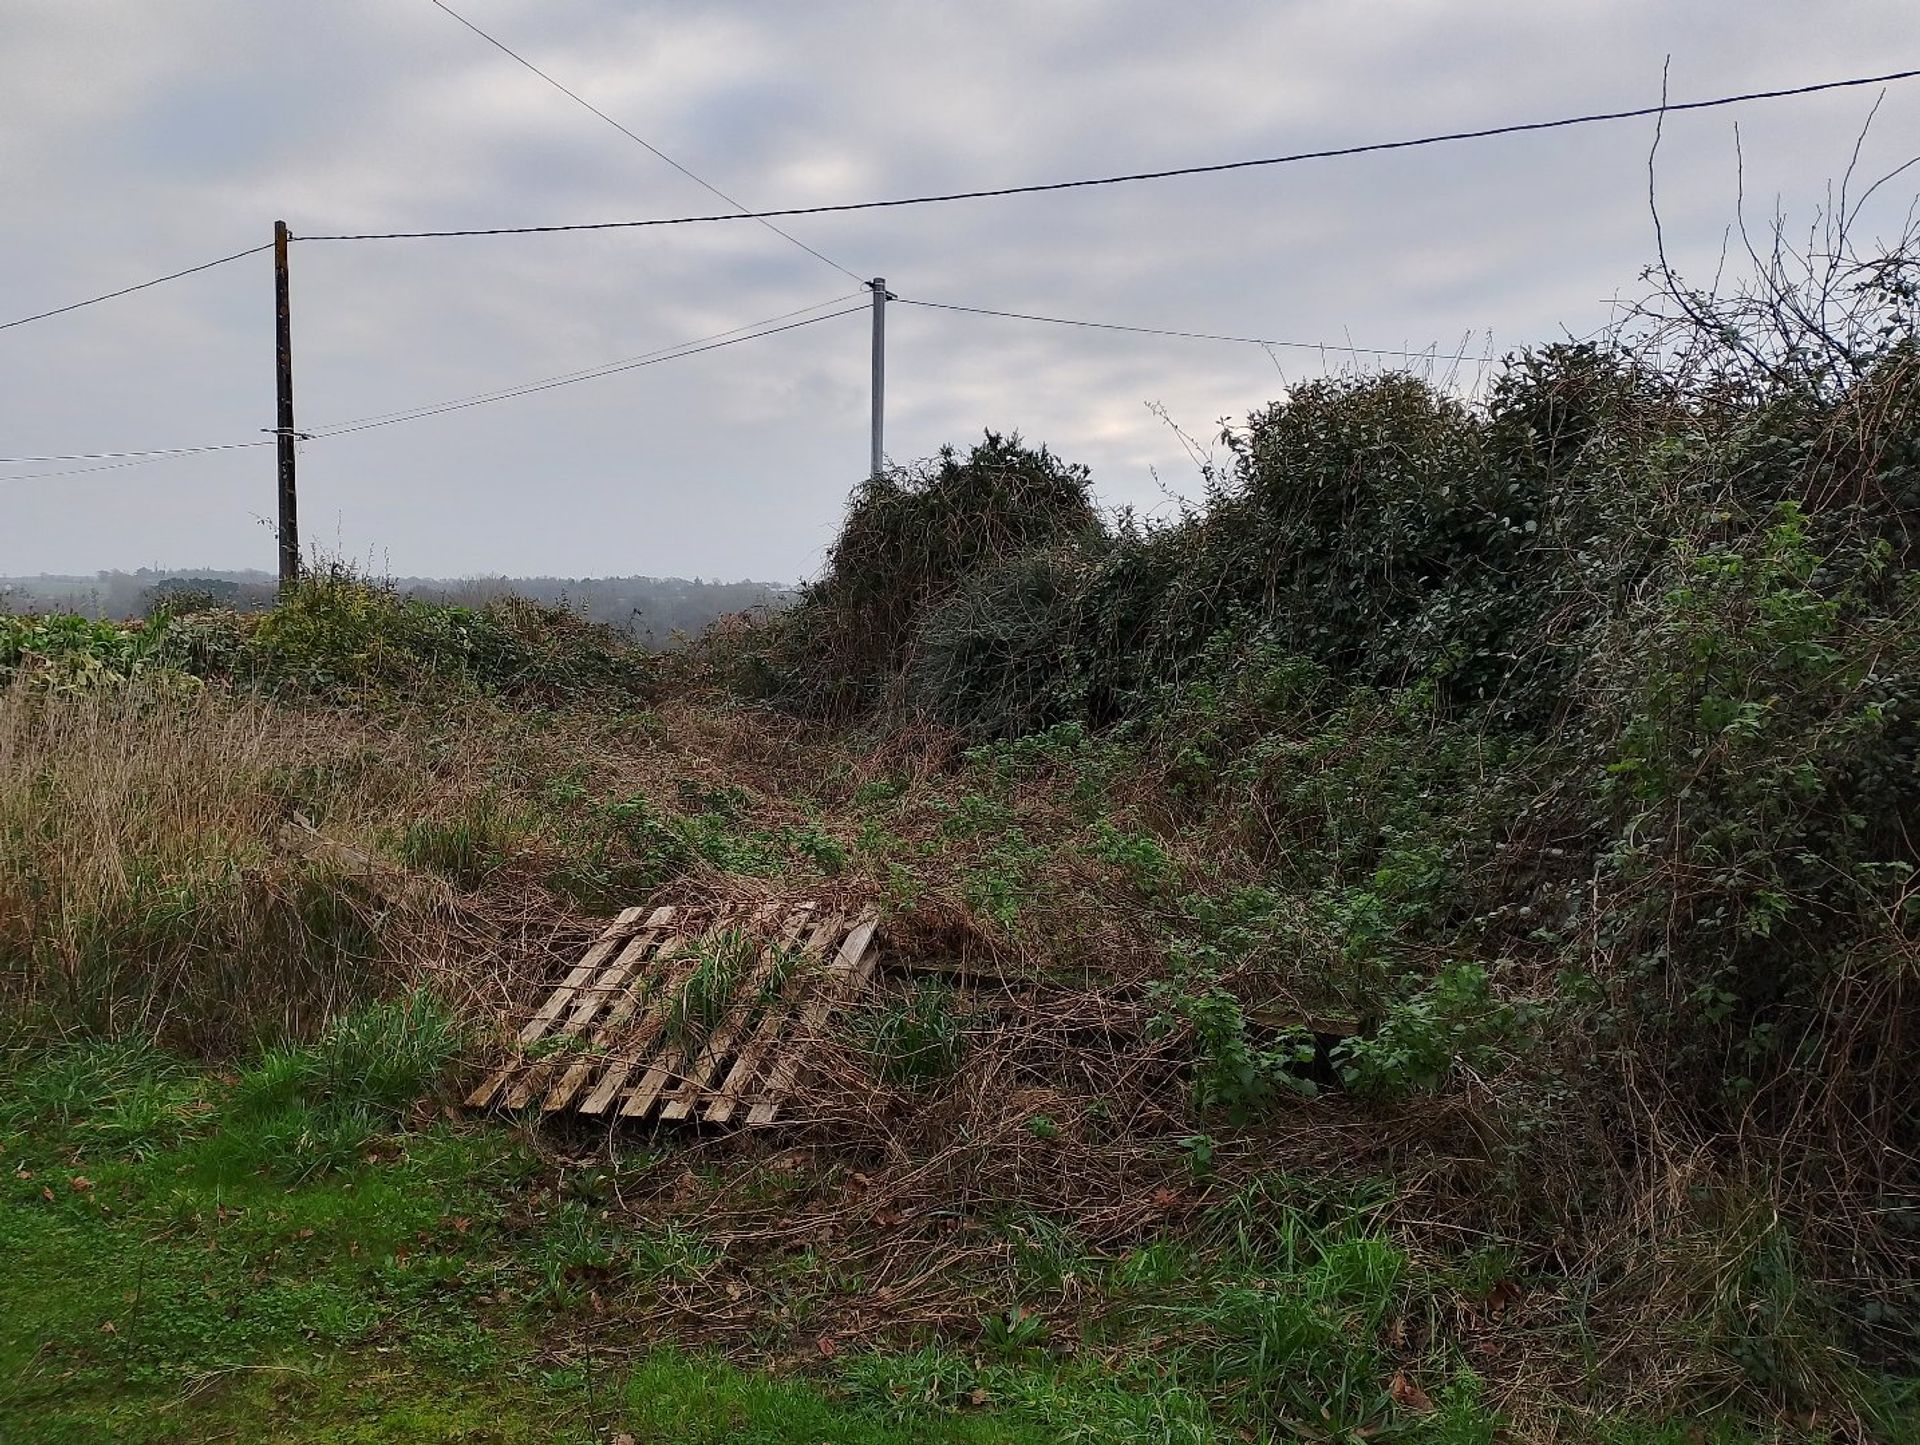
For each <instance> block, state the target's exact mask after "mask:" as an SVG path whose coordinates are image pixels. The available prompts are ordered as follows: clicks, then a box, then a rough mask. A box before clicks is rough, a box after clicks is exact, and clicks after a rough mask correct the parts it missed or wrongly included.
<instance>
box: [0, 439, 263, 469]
mask: <svg viewBox="0 0 1920 1445" xmlns="http://www.w3.org/2000/svg"><path fill="white" fill-rule="evenodd" d="M272 445H273V443H272V442H270V441H264V442H218V443H215V444H213V445H210V446H204V447H149V448H148V449H147V450H145V451H137V452H61V453H58V454H56V455H52V456H44V457H0V466H6V467H20V466H28V465H37V464H39V463H43V462H101V461H109V460H117V459H121V458H129V457H142V458H144V457H154V458H160V457H192V456H198V455H200V454H201V453H202V452H233V451H239V450H240V449H241V448H243V447H270V446H272Z"/></svg>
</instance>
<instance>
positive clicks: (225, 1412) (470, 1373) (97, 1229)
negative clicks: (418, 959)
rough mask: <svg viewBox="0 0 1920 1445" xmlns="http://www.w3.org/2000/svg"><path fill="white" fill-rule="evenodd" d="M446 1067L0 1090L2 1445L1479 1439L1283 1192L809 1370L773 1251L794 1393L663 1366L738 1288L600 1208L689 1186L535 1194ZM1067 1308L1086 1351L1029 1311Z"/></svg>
mask: <svg viewBox="0 0 1920 1445" xmlns="http://www.w3.org/2000/svg"><path fill="white" fill-rule="evenodd" d="M451 1044H452V1035H451V1032H450V1030H449V1027H448V1025H447V1022H446V1019H445V1017H444V1016H443V1015H442V1014H440V1013H439V1012H438V1011H437V1010H435V1009H434V1008H433V1006H432V1005H431V1003H430V1002H429V1001H428V1000H426V999H424V998H419V997H415V998H410V999H403V1000H400V1001H397V1002H394V1003H390V1004H386V1005H379V1006H374V1007H370V1008H367V1009H363V1010H361V1011H360V1012H358V1013H356V1014H352V1015H349V1016H347V1017H346V1018H345V1019H343V1020H341V1021H339V1022H338V1023H336V1024H335V1025H334V1026H333V1027H332V1028H330V1029H328V1030H327V1031H326V1032H325V1033H323V1034H322V1036H321V1037H320V1039H319V1040H317V1041H316V1042H315V1043H314V1044H313V1045H310V1046H308V1047H306V1048H304V1049H280V1050H273V1051H269V1052H267V1053H265V1054H263V1055H261V1056H260V1057H259V1058H257V1059H256V1060H255V1061H254V1062H253V1063H252V1064H250V1065H248V1066H246V1067H244V1068H242V1069H240V1070H239V1071H238V1072H237V1073H233V1074H225V1075H220V1074H214V1073H211V1072H209V1071H207V1070H206V1069H204V1068H201V1067H198V1066H195V1065H191V1064H188V1063H185V1062H183V1061H181V1060H178V1059H176V1058H173V1057H170V1056H168V1055H166V1054H164V1053H161V1052H158V1051H156V1050H153V1049H151V1048H148V1047H144V1046H141V1045H137V1044H127V1043H118V1044H91V1045H82V1046H70V1047H67V1048H64V1049H59V1050H55V1051H51V1052H38V1053H35V1052H30V1051H24V1050H21V1051H16V1052H15V1053H14V1054H13V1056H12V1057H11V1058H10V1059H8V1060H7V1061H6V1062H4V1063H0V1260H4V1261H5V1262H6V1267H5V1268H4V1269H0V1440H4V1441H6V1442H8V1445H12V1442H14V1441H20V1442H26V1445H39V1442H53V1445H67V1442H74V1445H78V1442H89V1445H90V1442H94V1441H99V1440H109V1439H110V1440H114V1441H128V1442H134V1445H147V1442H151V1445H160V1442H174V1441H179V1442H187V1441H192V1442H199V1441H203V1440H219V1439H232V1440H240V1441H273V1442H279V1441H285V1442H315V1441H327V1442H385V1441H394V1442H399V1441H417V1440H436V1441H438V1440H462V1441H492V1442H521V1441H525V1442H535V1441H538V1442H543V1445H548V1442H557V1445H570V1442H581V1445H584V1442H589V1441H592V1442H606V1441H608V1440H610V1439H612V1438H614V1437H616V1436H617V1435H620V1434H627V1435H631V1436H632V1437H633V1438H634V1440H635V1441H636V1442H649V1441H655V1442H662V1445H666V1442H673V1445H699V1442H709V1441H710V1442H715V1445H723V1442H724V1445H785V1442H793V1445H815V1442H823V1441H825V1442H845V1445H894V1442H900V1445H905V1442H917V1441H927V1442H936V1445H938V1442H953V1445H1030V1442H1031V1445H1039V1442H1053V1441H1125V1442H1135V1441H1141V1442H1164V1445H1202V1442H1213V1441H1222V1442H1224V1441H1239V1440H1255V1441H1269V1440H1270V1441H1276V1442H1278V1441H1282V1440H1287V1439H1291V1438H1295V1436H1294V1435H1293V1434H1290V1433H1289V1432H1290V1431H1291V1430H1292V1428H1293V1425H1294V1424H1304V1425H1307V1426H1309V1427H1310V1428H1312V1429H1315V1430H1319V1431H1322V1432H1325V1433H1324V1438H1327V1439H1330V1440H1339V1439H1357V1438H1362V1434H1363V1433H1364V1434H1365V1436H1366V1437H1367V1438H1371V1437H1372V1436H1374V1435H1379V1434H1381V1433H1382V1431H1383V1430H1384V1431H1385V1432H1386V1433H1388V1434H1391V1436H1392V1438H1394V1439H1396V1440H1403V1441H1408V1442H1416V1445H1490V1442H1491V1441H1492V1440H1493V1439H1494V1438H1495V1434H1496V1428H1497V1424H1498V1417H1497V1415H1496V1413H1495V1412H1494V1411H1493V1410H1492V1409H1491V1408H1490V1407H1489V1406H1488V1405H1487V1404H1486V1403H1485V1402H1484V1400H1483V1398H1482V1392H1481V1388H1480V1386H1479V1384H1478V1382H1477V1381H1476V1380H1475V1379H1474V1378H1473V1376H1472V1375H1471V1373H1469V1372H1468V1371H1467V1370H1466V1369H1465V1368H1463V1367H1462V1365H1461V1362H1460V1361H1459V1360H1458V1359H1457V1358H1449V1357H1444V1356H1443V1355H1438V1354H1436V1355H1433V1356H1431V1357H1427V1358H1423V1360H1422V1361H1420V1362H1418V1365H1417V1370H1418V1377H1419V1379H1420V1381H1421V1383H1422V1384H1423V1385H1424V1386H1425V1387H1426V1389H1427V1390H1428V1392H1429V1393H1430V1395H1431V1396H1432V1399H1433V1401H1434V1405H1435V1408H1434V1409H1433V1410H1432V1411H1431V1412H1429V1413H1424V1414H1417V1415H1408V1414H1405V1413H1402V1412H1397V1411H1396V1410H1395V1409H1394V1407H1393V1405H1392V1403H1391V1401H1389V1400H1388V1399H1387V1398H1386V1393H1385V1382H1387V1381H1388V1380H1389V1379H1390V1378H1391V1377H1392V1375H1393V1373H1394V1371H1395V1370H1396V1369H1397V1368H1400V1363H1399V1362H1396V1361H1394V1360H1392V1359H1390V1358H1389V1357H1388V1355H1387V1352H1386V1351H1385V1349H1384V1347H1383V1344H1382V1340H1383V1338H1384V1337H1385V1336H1386V1335H1387V1334H1389V1333H1390V1332H1391V1324H1392V1321H1393V1320H1395V1319H1397V1318H1399V1317H1401V1316H1402V1315H1403V1314H1406V1313H1408V1312H1411V1311H1413V1310H1416V1309H1418V1308H1420V1307H1421V1302H1422V1298H1423V1296H1422V1291H1427V1290H1431V1289H1433V1288H1434V1287H1435V1286H1434V1277H1432V1276H1429V1275H1426V1274H1422V1273H1420V1272H1418V1271H1416V1270H1415V1269H1414V1267H1413V1266H1412V1264H1411V1263H1410V1262H1409V1261H1408V1260H1407V1259H1406V1258H1405V1257H1404V1256H1403V1255H1402V1254H1401V1253H1400V1252H1399V1251H1398V1250H1396V1249H1395V1248H1394V1247H1393V1246H1392V1245H1391V1244H1389V1243H1388V1242H1387V1240H1386V1239H1385V1238H1384V1237H1382V1236H1381V1235H1380V1234H1379V1233H1378V1232H1377V1230H1376V1229H1375V1227H1374V1226H1373V1224H1372V1222H1371V1220H1372V1213H1371V1209H1370V1207H1369V1202H1368V1198H1367V1197H1366V1196H1365V1195H1356V1196H1354V1197H1353V1198H1330V1197H1328V1196H1326V1195H1325V1194H1316V1193H1314V1192H1313V1191H1312V1190H1311V1189H1309V1188H1308V1187H1307V1186H1306V1185H1305V1184H1302V1183H1299V1182H1295V1181H1290V1180H1288V1179H1285V1178H1283V1177H1278V1176H1275V1177H1269V1178H1265V1179H1261V1180H1258V1181H1255V1182H1254V1183H1253V1184H1251V1185H1249V1186H1247V1187H1245V1188H1242V1189H1240V1190H1238V1191H1235V1192H1232V1193H1228V1194H1224V1195H1223V1196H1222V1197H1221V1199H1220V1202H1219V1203H1218V1204H1216V1205H1215V1206H1214V1207H1213V1208H1212V1210H1211V1211H1210V1212H1209V1213H1208V1214H1207V1215H1206V1217H1205V1219H1204V1220H1203V1221H1202V1222H1201V1224H1200V1225H1199V1227H1197V1228H1196V1229H1194V1230H1192V1231H1190V1233H1189V1235H1188V1236H1187V1237H1185V1238H1183V1239H1181V1240H1178V1241H1175V1240H1171V1239H1163V1240H1159V1241H1149V1242H1146V1243H1143V1244H1141V1245H1140V1246H1138V1247H1136V1248H1134V1249H1132V1250H1131V1251H1129V1252H1126V1253H1124V1254H1117V1255H1110V1254H1102V1253H1099V1252H1095V1251H1091V1250H1089V1248H1088V1247H1087V1246H1086V1244H1085V1243H1084V1241H1082V1240H1081V1239H1080V1238H1079V1237H1078V1236H1076V1235H1074V1234H1073V1233H1072V1232H1070V1231H1068V1230H1065V1229H1063V1228H1061V1227H1060V1226H1058V1225H1057V1224H1054V1223H1052V1222H1050V1221H1049V1220H1048V1219H1046V1218H1045V1217H1044V1216H1042V1215H1038V1214H1032V1213H1026V1212H1020V1211H1013V1212H1010V1213H1008V1214H1007V1215H1006V1216H1004V1217H1003V1218H1001V1220H1000V1221H999V1223H998V1225H997V1226H996V1227H997V1228H998V1230H999V1231H1000V1232H1002V1233H1003V1235H1004V1237H1005V1238H1006V1241H1007V1244H1008V1248H1009V1255H1008V1262H1009V1264H1010V1266H1011V1276H1010V1278H1008V1279H1007V1280H1006V1281H1005V1285H1010V1286H1011V1287H1012V1290H1013V1291H1014V1296H1015V1297H1016V1298H1017V1299H1018V1301H1019V1303H1018V1304H1017V1305H1016V1306H1014V1307H1012V1308H1007V1307H1006V1304H1005V1302H1004V1296H1003V1303H1002V1304H1001V1305H999V1306H996V1307H994V1308H991V1309H987V1310H985V1311H984V1312H983V1314H982V1316H981V1318H980V1319H979V1320H978V1321H976V1322H974V1323H973V1324H971V1325H962V1326H958V1327H954V1328H949V1329H947V1330H944V1331H942V1332H941V1333H940V1335H939V1336H938V1337H937V1338H935V1339H931V1340H927V1341H925V1342H924V1343H922V1344H921V1345H920V1346H919V1347H917V1348H914V1347H907V1348H899V1347H895V1348H893V1349H890V1350H887V1349H881V1350H861V1349H858V1348H855V1347H854V1346H852V1345H851V1344H848V1345H845V1346H843V1347H842V1348H841V1351H840V1352H838V1357H837V1358H829V1357H827V1352H825V1351H821V1352H820V1353H821V1355H822V1358H820V1359H818V1360H814V1359H813V1356H814V1354H815V1349H814V1333H815V1331H816V1330H817V1329H818V1326H817V1325H816V1326H809V1325H808V1324H807V1323H806V1316H807V1315H808V1312H809V1311H810V1310H812V1309H814V1308H815V1307H817V1306H819V1305H821V1304H822V1303H824V1302H825V1300H826V1297H827V1295H826V1294H822V1293H821V1292H822V1291H826V1292H827V1294H831V1293H832V1292H833V1291H836V1290H837V1291H841V1292H846V1293H857V1292H858V1291H859V1289H860V1288H861V1285H860V1281H859V1280H858V1278H857V1277H854V1276H850V1275H847V1274H845V1273H844V1270H843V1268H842V1264H841V1263H840V1262H839V1261H838V1260H837V1257H835V1256H832V1255H830V1254H824V1253H823V1254H820V1255H815V1254H814V1253H812V1252H810V1251H809V1252H805V1253H803V1254H801V1255H798V1256H795V1257H794V1258H793V1259H792V1260H791V1262H790V1265H791V1267H790V1268H787V1269H786V1271H785V1273H784V1274H777V1277H776V1275H767V1276H765V1277H764V1278H762V1279H761V1281H760V1283H761V1285H762V1287H764V1288H767V1289H768V1290H769V1291H771V1292H770V1293H769V1295H768V1297H767V1299H766V1304H767V1305H768V1307H769V1309H771V1308H772V1307H773V1306H774V1305H776V1304H777V1305H779V1306H780V1311H781V1313H782V1314H785V1315H787V1316H788V1317H789V1321H790V1326H791V1327H790V1328H788V1327H783V1326H780V1325H779V1324H778V1323H777V1322H776V1321H773V1320H772V1319H770V1320H769V1327H770V1328H771V1329H773V1331H774V1336H775V1337H776V1339H774V1340H770V1341H769V1344H768V1352H769V1353H770V1354H772V1355H774V1356H776V1357H777V1358H779V1359H781V1360H783V1361H788V1360H792V1359H794V1358H795V1357H796V1351H797V1353H798V1354H799V1355H800V1356H804V1357H805V1358H806V1359H808V1360H809V1361H810V1362H811V1363H812V1364H813V1365H814V1366H815V1367H816V1368H818V1369H819V1370H821V1371H822V1372H824V1373H823V1376H822V1377H821V1378H806V1377H799V1376H794V1375H790V1374H784V1373H768V1372H764V1371H754V1370H747V1369H742V1368H739V1367H737V1366H736V1365H733V1364H729V1363H726V1362H724V1361H721V1360H719V1359H716V1358H711V1357H707V1356H703V1355H699V1354H695V1353H686V1352H680V1351H676V1350H674V1349H671V1348H662V1344H663V1342H665V1341H671V1340H672V1339H673V1337H674V1336H673V1332H672V1328H671V1326H670V1325H669V1326H668V1327H666V1328H663V1329H661V1330H659V1331H656V1332H654V1333H649V1331H648V1327H647V1321H648V1320H649V1319H650V1318H656V1319H664V1320H669V1321H670V1320H671V1318H672V1316H671V1315H670V1314H667V1315H660V1314H659V1313H658V1312H657V1311H656V1310H654V1308H653V1305H654V1303H655V1302H656V1301H658V1300H660V1299H663V1298H666V1297H668V1296H670V1295H671V1294H672V1293H674V1292H684V1291H689V1290H705V1291H707V1292H708V1293H709V1294H712V1293H714V1292H716V1291H719V1290H722V1289H724V1288H725V1287H726V1285H727V1284H728V1282H729V1281H733V1280H745V1279H747V1278H749V1275H748V1274H747V1273H744V1272H742V1271H743V1264H742V1261H739V1260H736V1259H735V1258H734V1257H733V1255H732V1253H731V1250H732V1248H733V1247H732V1246H731V1245H729V1244H727V1243H725V1242H724V1241H722V1240H720V1239H717V1238H709V1237H706V1236H704V1235H702V1234H701V1233H700V1232H699V1231H698V1230H696V1229H693V1228H690V1227H688V1226H686V1225H684V1224H679V1223H674V1222H670V1221H668V1222H661V1223H658V1224H646V1225H639V1226H636V1225H635V1224H634V1223H633V1222H632V1219H631V1218H630V1217H627V1216H622V1215H621V1214H619V1213H618V1212H617V1211H614V1210H611V1209H610V1208H609V1202H610V1201H611V1200H612V1199H613V1198H615V1197H616V1196H617V1194H618V1191H619V1187H620V1182H621V1177H622V1175H623V1173H625V1174H637V1173H639V1172H640V1171H644V1170H648V1169H652V1168H656V1167H660V1166H664V1167H667V1168H670V1169H677V1168H680V1167H682V1166H680V1165H678V1164H677V1163H675V1161H674V1160H673V1159H672V1157H671V1151H670V1149H669V1150H668V1151H667V1152H665V1153H663V1152H660V1151H641V1150H637V1149H636V1150H634V1151H632V1153H631V1155H629V1156H627V1157H626V1158H624V1159H623V1160H620V1161H615V1162H612V1163H610V1164H608V1165H607V1166H605V1168H603V1169H593V1170H583V1171H578V1172H576V1173H574V1174H571V1175H567V1176H564V1177H563V1178H560V1179H556V1178H555V1176H554V1174H553V1172H552V1171H551V1169H550V1167H549V1166H548V1165H547V1164H546V1163H544V1162H543V1161H542V1160H541V1159H540V1158H539V1157H538V1156H537V1155H536V1154H535V1153H534V1152H533V1151H532V1150H531V1149H530V1148H529V1147H528V1144H527V1141H526V1139H525V1137H524V1136H523V1135H521V1134H520V1133H518V1132H517V1131H514V1130H512V1129H509V1128H506V1127H503V1126H501V1125H498V1124H493V1123H487V1124H476V1123H468V1122H460V1121H455V1120H450V1119H449V1118H447V1117H446V1116H444V1115H442V1114H440V1113H438V1112H437V1111H431V1110H425V1109H421V1108H418V1107H416V1101H417V1100H418V1099H419V1098H420V1097H421V1096H422V1095H423V1094H425V1095H430V1094H431V1091H432V1089H433V1085H434V1082H435V1079H436V1077H437V1075H438V1074H439V1073H440V1071H441V1070H442V1068H443V1067H444V1064H445V1061H446V1058H447V1055H448V1050H449V1049H450V1048H451ZM409 1121H413V1122H412V1123H411V1125H410V1123H409ZM1488 1267H1489V1268H1494V1267H1495V1266H1494V1265H1489V1266H1488ZM1070 1281H1072V1282H1073V1283H1072V1288H1073V1290H1074V1291H1076V1292H1079V1293H1082V1294H1083V1295H1084V1296H1085V1298H1086V1299H1087V1300H1089V1301H1090V1302H1093V1306H1094V1307H1093V1308H1092V1310H1091V1312H1090V1314H1089V1316H1088V1318H1087V1322H1086V1324H1085V1327H1084V1328H1085V1333H1081V1332H1080V1331H1079V1330H1077V1329H1076V1327H1075V1325H1074V1324H1073V1323H1072V1322H1071V1320H1070V1319H1069V1320H1068V1321H1067V1322H1065V1323H1062V1322H1061V1321H1060V1320H1059V1319H1058V1318H1057V1317H1056V1318H1055V1319H1053V1320H1051V1321H1049V1320H1048V1319H1047V1318H1046V1317H1045V1316H1046V1312H1047V1311H1049V1310H1050V1309H1051V1308H1052V1307H1053V1306H1054V1305H1056V1304H1057V1302H1058V1301H1059V1300H1060V1299H1061V1298H1062V1295H1063V1292H1065V1291H1066V1290H1067V1289H1068V1287H1069V1282H1070ZM1003 1288H1004V1286H1003ZM1610 1428H1613V1427H1610ZM1343 1432H1344V1433H1343ZM1569 1438H1588V1437H1586V1436H1582V1435H1580V1434H1579V1432H1575V1433H1574V1435H1572V1436H1570V1437H1569ZM1609 1438H1617V1439H1619V1440H1622V1441H1626V1440H1639V1439H1646V1440H1656V1439H1661V1438H1667V1437H1663V1436H1660V1435H1658V1434H1657V1433H1648V1434H1644V1435H1636V1434H1634V1433H1633V1432H1632V1429H1631V1427H1630V1426H1629V1425H1628V1424H1626V1423H1625V1422H1620V1423H1619V1424H1618V1426H1617V1430H1616V1434H1615V1435H1614V1436H1612V1437H1609ZM1673 1438H1679V1437H1673ZM1724 1438H1725V1439H1726V1440H1727V1441H1729V1442H1731V1441H1733V1440H1734V1439H1735V1438H1737V1437H1735V1436H1732V1435H1727V1436H1725V1437H1724Z"/></svg>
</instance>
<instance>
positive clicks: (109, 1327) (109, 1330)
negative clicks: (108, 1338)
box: [100, 1320, 120, 1335]
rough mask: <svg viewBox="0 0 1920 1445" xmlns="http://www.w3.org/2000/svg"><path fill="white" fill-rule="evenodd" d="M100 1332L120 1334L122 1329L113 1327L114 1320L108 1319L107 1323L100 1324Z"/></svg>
mask: <svg viewBox="0 0 1920 1445" xmlns="http://www.w3.org/2000/svg"><path fill="white" fill-rule="evenodd" d="M100 1333H101V1334H103V1335H117V1334H119V1333H120V1331H118V1330H116V1329H115V1328H114V1327H113V1321H112V1320H108V1321H107V1322H106V1323H105V1324H103V1325H102V1326H100Z"/></svg>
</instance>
